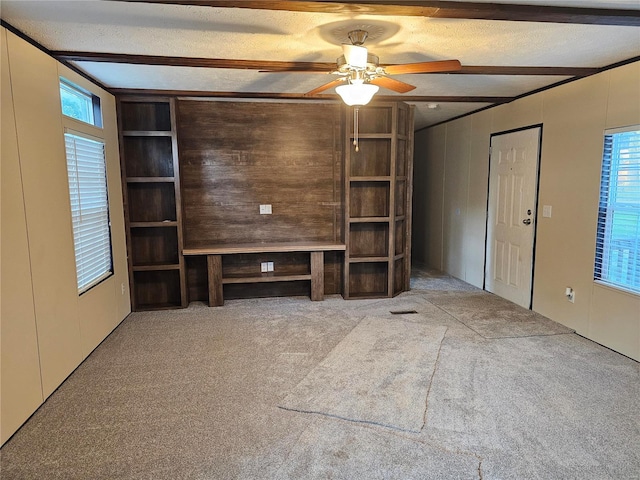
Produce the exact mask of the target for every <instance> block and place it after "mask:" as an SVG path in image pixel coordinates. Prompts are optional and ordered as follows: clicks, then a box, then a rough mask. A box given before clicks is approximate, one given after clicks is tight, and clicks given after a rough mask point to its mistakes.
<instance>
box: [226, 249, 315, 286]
mask: <svg viewBox="0 0 640 480" xmlns="http://www.w3.org/2000/svg"><path fill="white" fill-rule="evenodd" d="M262 262H273V263H274V270H275V271H274V272H268V274H267V273H263V272H261V271H260V266H261V263H262ZM278 275H280V276H291V275H292V276H299V275H311V261H310V256H309V253H307V252H286V253H276V252H273V253H269V252H265V253H240V254H235V255H223V256H222V278H223V279H235V278H267V277H269V278H270V277H274V276H278ZM309 278H311V277H309ZM266 281H275V280H266ZM223 283H224V282H223Z"/></svg>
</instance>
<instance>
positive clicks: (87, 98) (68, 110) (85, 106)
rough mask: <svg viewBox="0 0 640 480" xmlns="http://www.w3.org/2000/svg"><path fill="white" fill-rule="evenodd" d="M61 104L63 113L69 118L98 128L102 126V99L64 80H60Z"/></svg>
mask: <svg viewBox="0 0 640 480" xmlns="http://www.w3.org/2000/svg"><path fill="white" fill-rule="evenodd" d="M60 102H61V104H62V113H63V114H64V115H66V116H67V117H71V118H75V119H76V120H80V121H81V122H85V123H88V124H90V125H95V126H96V127H101V126H102V114H101V112H100V98H99V97H98V96H96V95H93V94H92V93H91V92H87V91H86V90H84V89H82V88H80V87H78V86H77V85H75V84H73V83H71V82H70V81H68V80H66V79H64V78H60Z"/></svg>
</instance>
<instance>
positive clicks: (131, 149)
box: [122, 137, 173, 177]
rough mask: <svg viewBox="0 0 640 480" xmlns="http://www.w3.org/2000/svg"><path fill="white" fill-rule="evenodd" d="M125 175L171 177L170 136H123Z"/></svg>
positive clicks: (171, 155) (171, 154)
mask: <svg viewBox="0 0 640 480" xmlns="http://www.w3.org/2000/svg"><path fill="white" fill-rule="evenodd" d="M122 142H123V150H124V155H125V158H126V159H127V161H126V166H125V173H126V176H127V177H173V153H172V147H171V137H123V138H122Z"/></svg>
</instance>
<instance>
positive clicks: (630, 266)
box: [594, 127, 640, 293]
mask: <svg viewBox="0 0 640 480" xmlns="http://www.w3.org/2000/svg"><path fill="white" fill-rule="evenodd" d="M602 157H603V158H602V177H601V182H600V205H599V209H598V232H597V237H596V261H595V274H594V276H595V279H596V280H599V281H602V282H604V283H607V284H609V285H613V286H617V287H622V288H624V289H627V290H631V291H632V292H636V293H640V127H634V128H633V129H627V131H619V130H618V131H608V132H605V136H604V153H603V156H602Z"/></svg>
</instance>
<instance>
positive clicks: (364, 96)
mask: <svg viewBox="0 0 640 480" xmlns="http://www.w3.org/2000/svg"><path fill="white" fill-rule="evenodd" d="M378 89H379V87H378V86H377V85H371V84H370V83H360V84H353V83H350V84H348V85H340V86H339V87H336V93H337V94H338V95H340V97H341V98H342V101H343V102H344V103H346V104H347V105H349V106H350V107H353V106H358V107H359V106H362V105H366V104H367V103H369V102H370V101H371V99H372V98H373V96H374V95H375V94H376V92H377V91H378Z"/></svg>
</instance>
